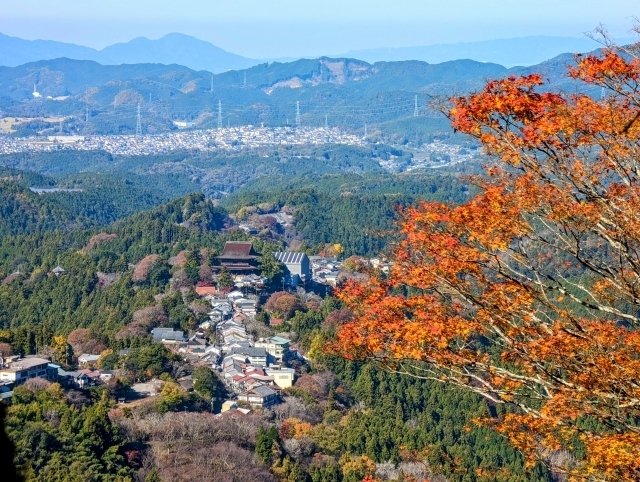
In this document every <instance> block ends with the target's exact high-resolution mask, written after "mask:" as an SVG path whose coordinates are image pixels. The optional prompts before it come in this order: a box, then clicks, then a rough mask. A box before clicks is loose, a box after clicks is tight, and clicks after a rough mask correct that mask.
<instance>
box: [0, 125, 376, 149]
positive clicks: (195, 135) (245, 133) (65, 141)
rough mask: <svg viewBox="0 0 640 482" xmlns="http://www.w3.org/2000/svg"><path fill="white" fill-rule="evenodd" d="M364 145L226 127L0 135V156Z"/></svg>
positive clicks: (308, 131) (344, 138)
mask: <svg viewBox="0 0 640 482" xmlns="http://www.w3.org/2000/svg"><path fill="white" fill-rule="evenodd" d="M321 144H344V145H364V142H363V140H362V139H361V138H360V137H358V136H355V135H353V134H349V133H346V132H344V131H342V130H340V129H338V128H337V127H331V128H329V127H300V128H294V127H271V128H269V127H254V126H240V127H226V128H220V129H208V130H192V131H181V132H172V133H164V134H158V135H138V136H136V135H97V136H64V135H56V136H50V137H47V138H44V137H26V138H25V137H22V138H16V137H5V136H0V154H16V153H18V152H25V151H30V152H51V151H58V150H77V151H105V152H108V153H110V154H113V155H121V156H138V155H153V154H164V153H167V152H172V151H185V150H191V151H200V152H214V151H242V150H246V149H256V148H260V147H269V146H281V145H299V146H300V145H321Z"/></svg>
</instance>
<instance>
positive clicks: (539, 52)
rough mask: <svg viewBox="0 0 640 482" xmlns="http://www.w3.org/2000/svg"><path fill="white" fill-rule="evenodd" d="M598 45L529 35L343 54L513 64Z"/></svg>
mask: <svg viewBox="0 0 640 482" xmlns="http://www.w3.org/2000/svg"><path fill="white" fill-rule="evenodd" d="M598 45H599V44H598V42H596V41H595V40H593V39H590V38H588V37H582V38H578V37H549V36H530V37H519V38H507V39H496V40H486V41H479V42H462V43H448V44H435V45H425V46H415V47H398V48H381V49H364V50H352V51H349V52H347V53H345V54H343V55H345V56H349V57H356V58H358V59H362V60H364V61H367V62H379V61H385V60H386V61H401V60H422V61H425V62H429V63H441V62H446V61H447V60H451V59H474V60H477V61H478V62H489V63H496V64H500V65H504V66H506V67H515V66H529V65H535V64H539V63H541V62H544V61H545V60H547V59H549V58H552V57H555V56H557V55H558V54H560V53H562V52H571V53H575V52H585V51H590V50H593V49H595V48H597V47H598Z"/></svg>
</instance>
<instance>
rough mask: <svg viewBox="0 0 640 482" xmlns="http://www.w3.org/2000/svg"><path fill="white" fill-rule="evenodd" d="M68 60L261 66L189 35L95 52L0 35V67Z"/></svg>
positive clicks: (201, 67)
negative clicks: (57, 59) (61, 59)
mask: <svg viewBox="0 0 640 482" xmlns="http://www.w3.org/2000/svg"><path fill="white" fill-rule="evenodd" d="M60 57H67V58H71V59H75V60H93V61H95V62H99V63H101V64H109V65H119V64H137V63H162V64H174V63H180V64H182V65H187V66H189V67H190V68H192V69H195V70H208V71H211V72H224V71H227V70H232V69H242V68H247V67H250V66H251V65H255V64H257V63H259V62H260V61H258V60H253V59H248V58H246V57H242V56H240V55H236V54H233V53H231V52H227V51H226V50H223V49H221V48H219V47H216V46H215V45H213V44H211V43H209V42H205V41H203V40H199V39H197V38H195V37H191V36H188V35H183V34H178V33H171V34H168V35H165V36H163V37H161V38H159V39H156V40H151V39H148V38H144V37H138V38H135V39H133V40H130V41H128V42H123V43H117V44H114V45H110V46H108V47H105V48H104V49H102V50H96V49H93V48H90V47H83V46H79V45H75V44H69V43H64V42H57V41H54V40H24V39H20V38H17V37H10V36H8V35H4V34H0V65H4V66H9V67H16V66H19V65H22V64H25V63H29V62H35V61H39V60H51V59H56V58H60Z"/></svg>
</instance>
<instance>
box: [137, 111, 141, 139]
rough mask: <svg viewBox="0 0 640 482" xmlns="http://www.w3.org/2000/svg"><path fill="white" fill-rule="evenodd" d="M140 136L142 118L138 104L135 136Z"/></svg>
mask: <svg viewBox="0 0 640 482" xmlns="http://www.w3.org/2000/svg"><path fill="white" fill-rule="evenodd" d="M141 135H142V117H141V116H140V104H138V115H137V116H136V136H138V137H140V136H141Z"/></svg>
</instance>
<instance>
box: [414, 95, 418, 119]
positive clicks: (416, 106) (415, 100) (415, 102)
mask: <svg viewBox="0 0 640 482" xmlns="http://www.w3.org/2000/svg"><path fill="white" fill-rule="evenodd" d="M413 105H414V107H413V117H418V96H417V95H416V96H415V97H414V99H413Z"/></svg>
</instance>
